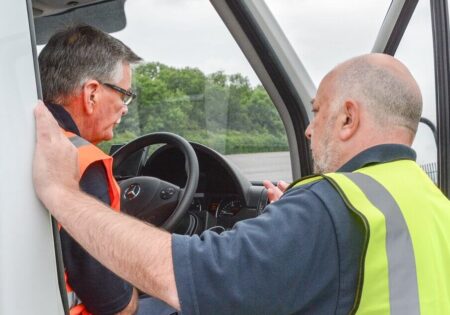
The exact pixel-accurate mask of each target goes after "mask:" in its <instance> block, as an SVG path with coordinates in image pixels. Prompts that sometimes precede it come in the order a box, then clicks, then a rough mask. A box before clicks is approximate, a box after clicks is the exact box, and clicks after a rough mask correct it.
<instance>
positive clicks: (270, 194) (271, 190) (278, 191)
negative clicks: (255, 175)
mask: <svg viewBox="0 0 450 315" xmlns="http://www.w3.org/2000/svg"><path fill="white" fill-rule="evenodd" d="M263 184H264V187H266V189H267V198H269V201H270V202H274V201H277V200H278V199H280V197H281V195H283V193H284V191H285V190H286V188H287V187H288V186H289V184H288V183H286V182H284V181H282V180H280V181H278V183H277V185H276V186H275V185H274V184H272V182H271V181H269V180H265V181H263Z"/></svg>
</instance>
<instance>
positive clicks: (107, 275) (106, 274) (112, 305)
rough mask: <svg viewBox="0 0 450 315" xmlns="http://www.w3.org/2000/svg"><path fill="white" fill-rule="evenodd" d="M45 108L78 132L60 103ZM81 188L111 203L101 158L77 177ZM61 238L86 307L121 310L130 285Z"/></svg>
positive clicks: (71, 275) (71, 280)
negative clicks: (79, 177)
mask: <svg viewBox="0 0 450 315" xmlns="http://www.w3.org/2000/svg"><path fill="white" fill-rule="evenodd" d="M47 108H48V109H49V110H50V111H51V113H52V114H53V116H54V117H55V119H56V120H57V121H58V123H59V124H60V126H61V127H62V128H63V129H64V130H67V131H70V132H72V133H75V134H77V135H80V132H79V130H78V128H77V126H76V124H75V122H74V121H73V119H72V117H70V114H69V113H68V112H67V111H66V110H64V108H63V107H62V106H59V105H55V104H47ZM80 187H81V189H82V190H83V191H84V192H86V193H88V194H90V195H92V196H94V197H96V198H97V199H99V200H101V201H103V202H104V203H106V204H108V205H109V204H110V198H109V191H108V180H107V175H106V170H105V167H104V165H103V163H102V162H101V161H98V162H95V163H93V164H92V165H90V166H89V167H88V168H87V169H86V171H85V172H84V174H83V176H82V177H81V179H80ZM60 237H61V245H62V252H63V260H64V266H65V269H66V270H67V275H68V282H69V284H70V286H71V287H72V289H73V290H74V291H75V292H76V294H77V296H78V297H79V298H80V299H81V300H82V301H83V304H84V305H85V306H86V307H87V309H88V310H89V311H90V312H91V313H93V314H99V315H100V314H101V315H103V314H104V315H109V314H116V313H118V312H120V311H121V310H123V309H124V308H125V307H126V306H127V305H128V304H129V303H130V300H131V297H132V292H133V288H132V286H131V285H130V284H128V283H127V282H125V281H124V280H122V279H121V278H120V277H118V276H117V275H115V274H114V273H112V272H111V271H110V270H109V269H107V268H106V267H104V266H103V265H102V264H100V263H99V262H98V261H97V260H96V259H94V258H93V257H92V256H91V255H90V254H89V253H88V252H86V251H85V250H84V248H82V247H81V246H80V245H79V244H78V243H77V242H76V241H75V240H74V239H73V238H72V237H71V236H70V235H69V234H68V233H67V232H66V231H65V230H64V229H63V228H62V229H61V231H60Z"/></svg>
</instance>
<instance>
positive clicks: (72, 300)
mask: <svg viewBox="0 0 450 315" xmlns="http://www.w3.org/2000/svg"><path fill="white" fill-rule="evenodd" d="M67 302H68V304H69V309H71V308H72V307H75V306H77V305H78V304H81V300H80V299H79V298H78V296H77V295H76V294H75V292H73V291H72V292H67Z"/></svg>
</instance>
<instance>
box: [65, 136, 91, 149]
mask: <svg viewBox="0 0 450 315" xmlns="http://www.w3.org/2000/svg"><path fill="white" fill-rule="evenodd" d="M69 140H70V142H72V144H73V145H74V146H75V147H77V148H79V147H82V146H84V145H88V144H90V143H89V141H87V140H85V139H83V138H81V137H79V136H73V137H70V138H69Z"/></svg>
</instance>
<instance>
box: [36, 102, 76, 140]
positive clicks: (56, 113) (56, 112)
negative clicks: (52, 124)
mask: <svg viewBox="0 0 450 315" xmlns="http://www.w3.org/2000/svg"><path fill="white" fill-rule="evenodd" d="M45 105H46V106H47V108H48V110H49V111H50V112H51V113H52V115H53V117H55V119H56V121H58V124H59V126H60V127H61V128H63V129H64V130H66V131H69V132H72V133H75V134H77V135H78V136H79V135H80V131H79V130H78V127H77V125H76V124H75V121H73V119H72V116H70V114H69V112H68V111H66V110H65V109H64V107H63V106H61V105H58V104H53V103H49V104H45Z"/></svg>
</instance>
